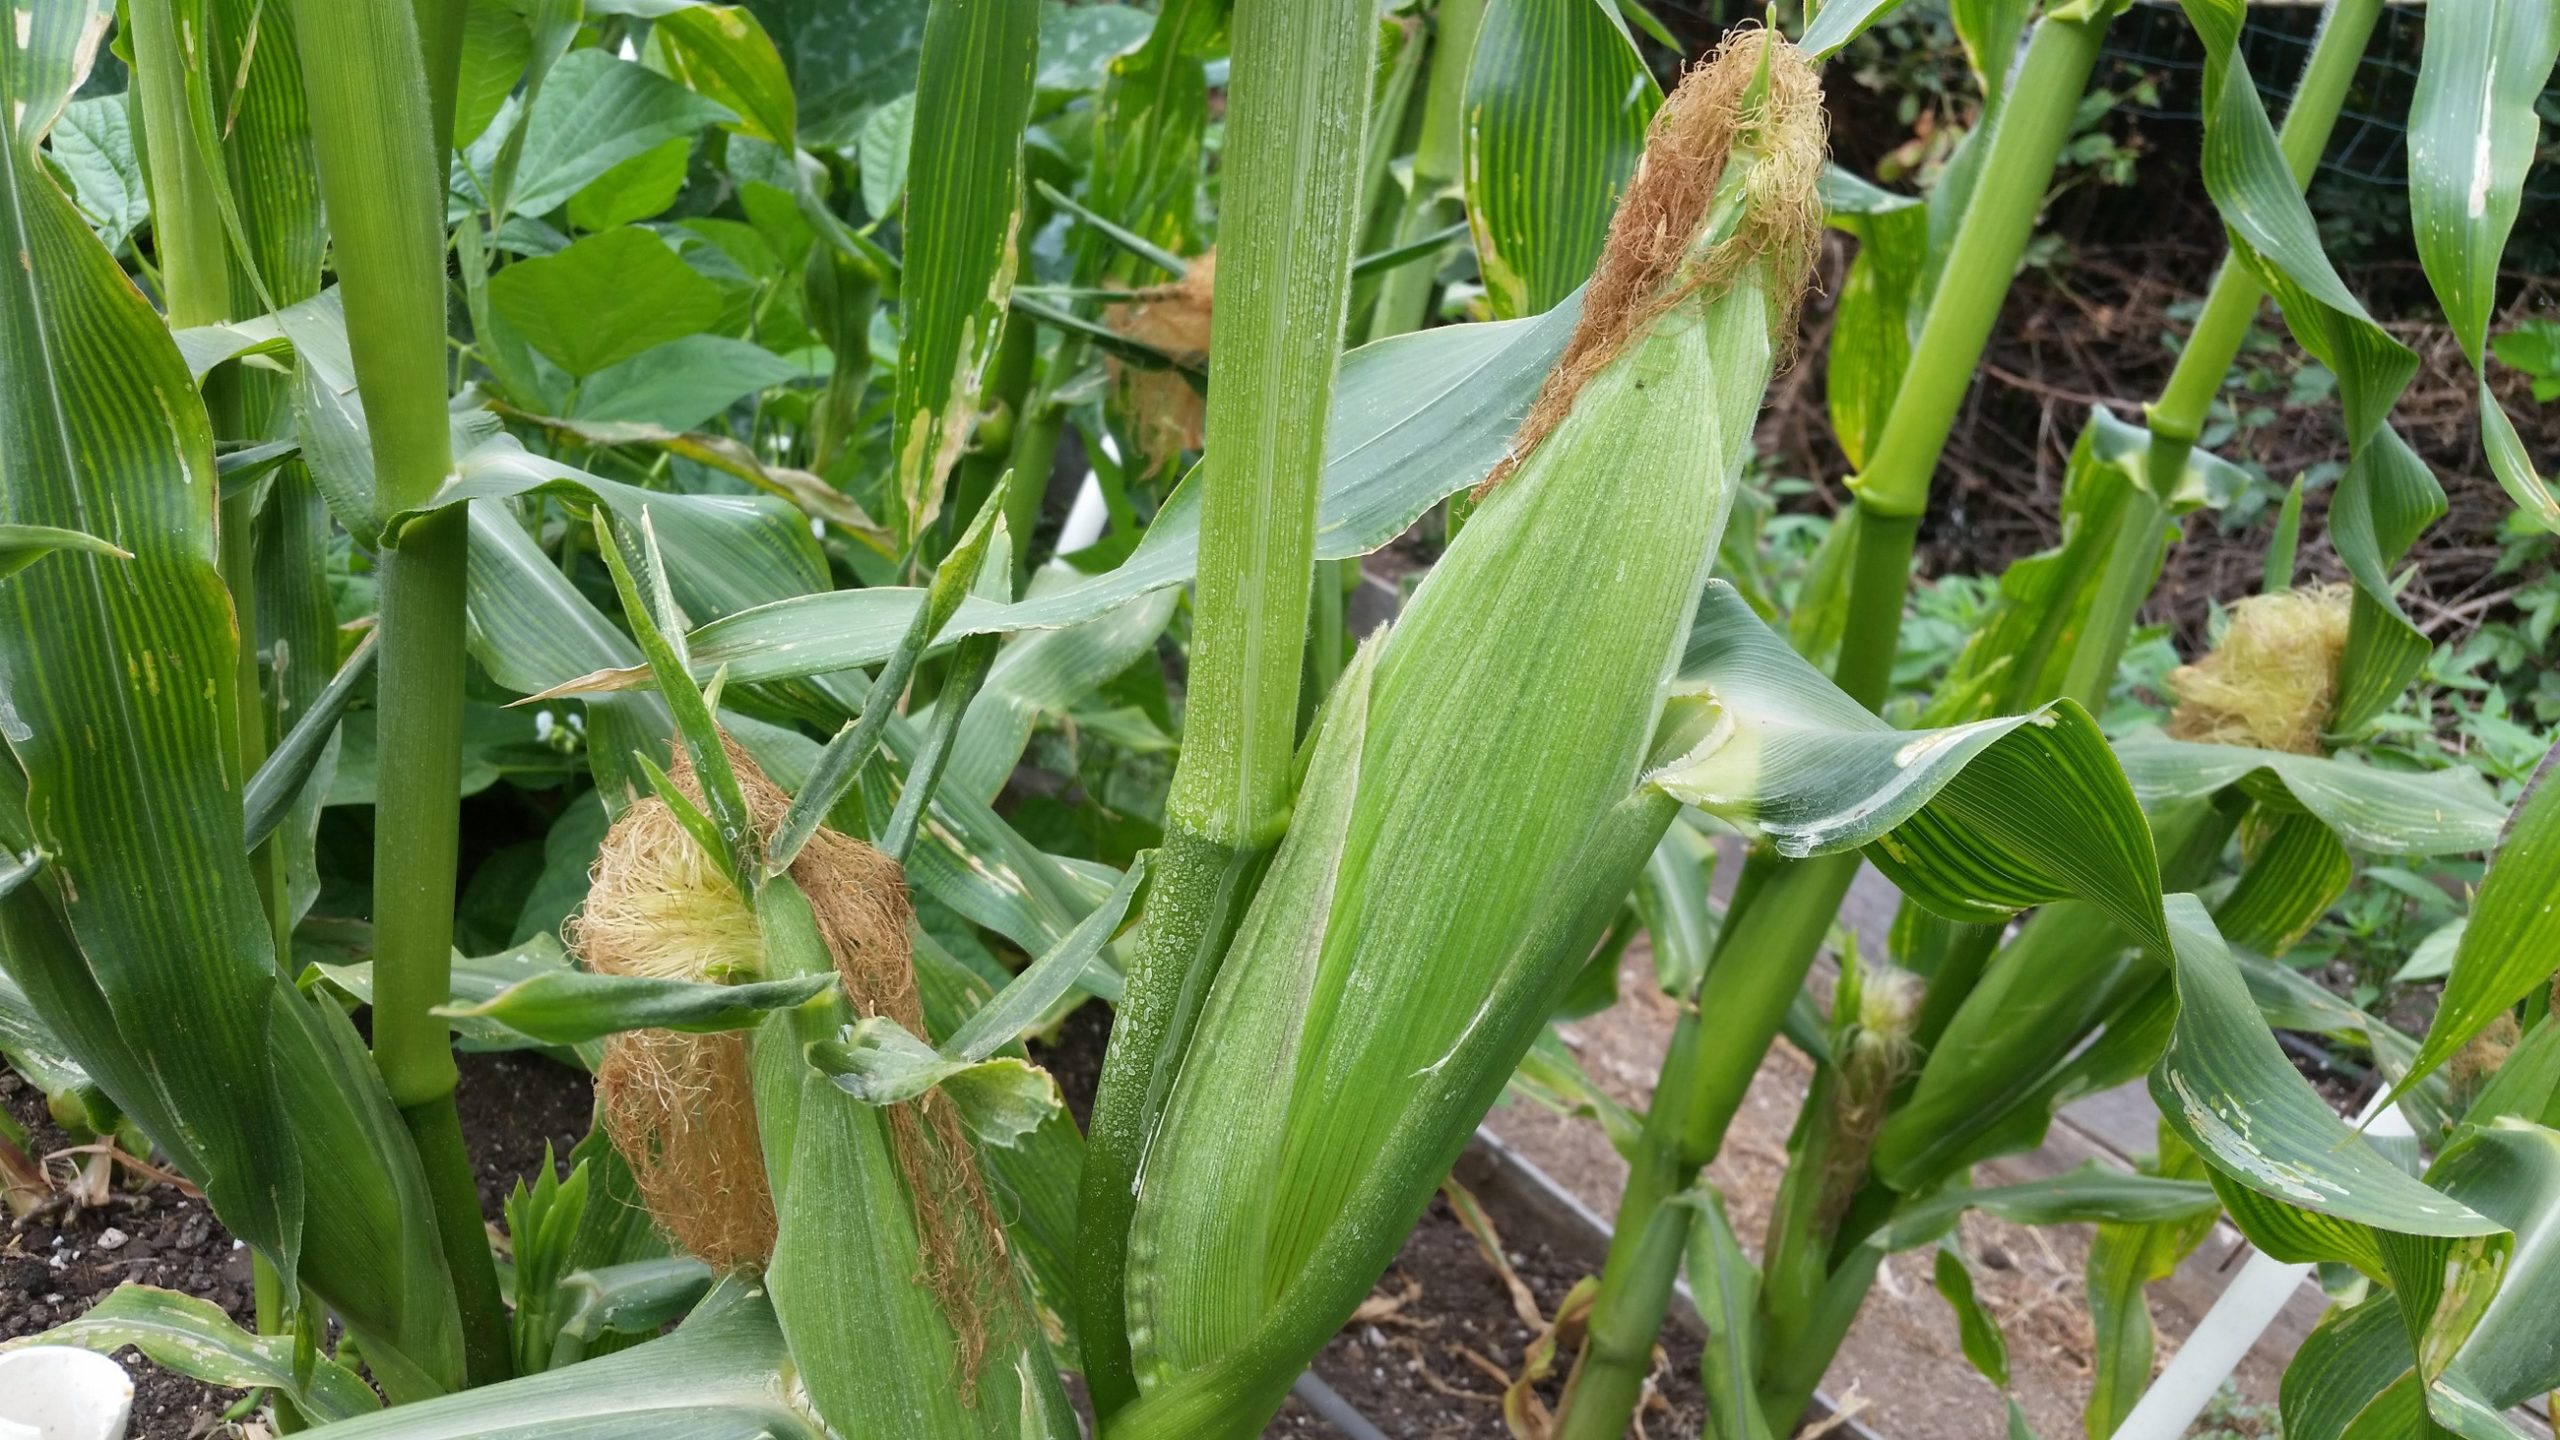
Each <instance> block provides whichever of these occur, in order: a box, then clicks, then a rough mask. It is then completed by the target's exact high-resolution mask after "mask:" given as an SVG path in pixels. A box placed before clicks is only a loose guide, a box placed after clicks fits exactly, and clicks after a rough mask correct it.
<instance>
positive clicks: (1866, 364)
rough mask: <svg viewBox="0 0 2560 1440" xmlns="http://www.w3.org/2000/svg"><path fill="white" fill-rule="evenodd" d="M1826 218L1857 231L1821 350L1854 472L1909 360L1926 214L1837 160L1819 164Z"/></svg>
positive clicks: (1880, 429)
mask: <svg viewBox="0 0 2560 1440" xmlns="http://www.w3.org/2000/svg"><path fill="white" fill-rule="evenodd" d="M1822 178H1823V197H1822V198H1823V204H1824V206H1825V208H1826V209H1827V210H1828V211H1829V213H1830V224H1831V226H1832V227H1833V228H1834V229H1837V230H1843V231H1846V232H1848V233H1849V234H1851V235H1854V236H1856V237H1857V240H1858V253H1857V255H1856V257H1855V258H1853V259H1852V260H1851V261H1850V262H1849V272H1848V274H1847V276H1846V277H1844V278H1843V279H1842V281H1841V283H1840V296H1839V298H1838V299H1837V300H1835V301H1834V302H1833V306H1832V321H1831V343H1830V345H1829V346H1828V347H1827V348H1826V349H1825V351H1824V362H1825V363H1824V370H1823V386H1824V396H1825V399H1826V402H1827V403H1828V405H1829V407H1830V411H1831V426H1832V430H1833V431H1834V433H1836V434H1837V435H1838V436H1839V439H1840V452H1841V454H1842V455H1844V456H1846V457H1847V458H1848V461H1849V465H1850V469H1851V470H1852V471H1853V472H1854V471H1857V470H1862V469H1864V468H1865V467H1866V464H1867V460H1868V456H1869V453H1870V451H1871V449H1872V447H1873V446H1874V444H1875V441H1876V438H1877V437H1878V436H1880V435H1882V434H1883V433H1884V419H1885V415H1886V414H1887V413H1888V412H1890V411H1891V410H1892V409H1893V397H1894V394H1895V393H1896V392H1897V391H1899V390H1900V389H1901V388H1902V372H1903V369H1904V368H1905V367H1906V366H1908V365H1909V364H1910V363H1911V339H1912V329H1913V327H1914V326H1915V324H1916V323H1917V321H1916V318H1915V315H1914V311H1915V309H1916V307H1915V305H1914V303H1913V302H1914V301H1915V299H1916V298H1917V297H1918V294H1919V285H1920V280H1921V272H1922V270H1923V269H1924V268H1925V266H1926V265H1927V262H1928V258H1929V257H1928V250H1929V215H1928V211H1927V210H1926V209H1925V208H1924V207H1923V206H1922V205H1921V203H1920V202H1919V201H1917V200H1912V199H1909V198H1907V197H1904V196H1901V195H1895V194H1892V193H1890V192H1888V191H1885V190H1882V189H1879V188H1877V187H1876V186H1873V185H1870V184H1868V183H1867V182H1866V181H1864V180H1862V179H1859V178H1858V177H1856V176H1854V175H1851V174H1849V173H1847V172H1846V171H1843V170H1840V169H1838V168H1837V167H1833V168H1831V169H1827V170H1825V171H1824V172H1823V177H1822Z"/></svg>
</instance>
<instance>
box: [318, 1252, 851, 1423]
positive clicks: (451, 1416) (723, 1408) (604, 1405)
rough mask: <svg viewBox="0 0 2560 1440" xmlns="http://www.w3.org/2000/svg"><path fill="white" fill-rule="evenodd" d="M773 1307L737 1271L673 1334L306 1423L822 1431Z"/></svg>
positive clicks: (756, 1288) (753, 1285) (749, 1281)
mask: <svg viewBox="0 0 2560 1440" xmlns="http://www.w3.org/2000/svg"><path fill="white" fill-rule="evenodd" d="M790 1373H791V1357H790V1355H789V1353H788V1352H787V1351H786V1350H785V1349H784V1348H783V1342H782V1331H781V1329H780V1327H778V1326H777V1325H775V1324H774V1319H773V1307H772V1305H771V1304H770V1303H769V1302H768V1301H767V1300H766V1298H765V1295H764V1291H763V1290H762V1289H761V1288H760V1287H759V1286H757V1285H756V1284H755V1282H754V1281H753V1280H752V1279H751V1278H749V1277H741V1276H733V1277H731V1278H729V1279H727V1280H725V1281H722V1282H721V1283H720V1284H719V1285H717V1286H715V1287H714V1288H713V1290H712V1293H711V1294H710V1296H709V1297H708V1298H706V1299H705V1300H704V1301H703V1302H702V1304H701V1305H699V1306H698V1307H696V1308H695V1310H694V1312H693V1314H692V1315H690V1316H689V1317H687V1318H686V1320H685V1322H684V1324H683V1326H682V1327H681V1328H679V1329H678V1330H677V1331H676V1332H675V1333H674V1334H673V1335H670V1336H668V1337H666V1338H665V1339H663V1340H652V1341H650V1342H649V1343H647V1344H645V1345H639V1346H635V1347H633V1348H632V1349H629V1350H624V1351H620V1352H618V1353H616V1354H612V1355H607V1356H605V1357H604V1358H602V1359H599V1360H589V1361H587V1362H585V1363H583V1364H579V1365H572V1366H569V1367H568V1368H566V1369H561V1370H551V1371H546V1372H544V1373H543V1374H540V1375H529V1376H526V1377H525V1378H523V1379H520V1380H510V1381H507V1382H506V1383H504V1384H501V1385H487V1386H482V1387H481V1388H479V1389H477V1390H470V1391H465V1392H464V1393H462V1394H459V1395H450V1396H447V1397H445V1398H443V1399H441V1400H430V1401H426V1402H424V1403H422V1404H415V1405H402V1406H399V1407H397V1408H395V1409H391V1410H386V1411H384V1412H382V1413H381V1414H379V1415H373V1416H368V1417H366V1418H364V1419H361V1420H354V1421H347V1422H343V1423H340V1424H337V1425H332V1426H327V1427H325V1428H322V1429H318V1430H312V1431H308V1432H305V1433H307V1434H311V1435H315V1436H322V1437H326V1440H823V1437H824V1434H825V1432H824V1431H822V1430H820V1429H819V1428H818V1427H817V1426H816V1425H814V1424H813V1423H811V1422H810V1421H809V1420H808V1419H807V1418H806V1417H805V1416H804V1415H803V1414H802V1413H801V1412H800V1411H799V1409H798V1408H796V1407H795V1406H794V1405H792V1404H791V1402H790V1401H789V1399H788V1398H787V1395H788V1386H789V1383H790V1382H789V1380H788V1379H787V1378H786V1377H788V1376H789V1374H790Z"/></svg>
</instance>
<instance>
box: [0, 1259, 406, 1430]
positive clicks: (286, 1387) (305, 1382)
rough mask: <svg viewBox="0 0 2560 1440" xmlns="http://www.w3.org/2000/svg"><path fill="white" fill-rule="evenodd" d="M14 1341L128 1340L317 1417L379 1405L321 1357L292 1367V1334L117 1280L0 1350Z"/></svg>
mask: <svg viewBox="0 0 2560 1440" xmlns="http://www.w3.org/2000/svg"><path fill="white" fill-rule="evenodd" d="M22 1345H77V1346H79V1347H80V1348H82V1349H84V1350H95V1351H97V1352H98V1353H99V1354H101V1355H112V1354H114V1353H115V1352H116V1351H118V1350H121V1349H123V1348H124V1347H125V1346H127V1345H130V1346H132V1347H133V1348H135V1349H136V1350H139V1351H141V1352H142V1353H143V1354H144V1355H146V1356H148V1357H149V1358H150V1359H151V1361H152V1362H153V1363H154V1364H157V1365H160V1366H162V1367H164V1368H167V1369H170V1370H174V1371H176V1372H177V1373H179V1374H181V1375H184V1376H186V1377H188V1378H189V1379H191V1380H201V1381H203V1382H205V1383H206V1384H208V1385H219V1386H222V1387H224V1388H226V1389H249V1388H252V1387H263V1388H268V1389H273V1390H277V1391H281V1392H282V1393H283V1394H285V1395H287V1396H290V1397H291V1398H292V1400H293V1403H294V1405H295V1406H296V1407H297V1408H298V1409H300V1410H301V1411H302V1413H303V1414H305V1415H308V1416H310V1417H311V1418H313V1419H315V1420H319V1421H323V1422H326V1421H331V1420H347V1419H352V1418H354V1417H356V1416H359V1415H369V1414H372V1413H373V1412H374V1411H376V1410H379V1409H381V1408H382V1401H381V1399H380V1398H379V1397H377V1396H376V1395H375V1394H374V1393H373V1390H372V1389H371V1387H369V1386H367V1385H366V1384H365V1383H364V1380H363V1379H362V1377H360V1376H358V1375H357V1374H356V1373H355V1372H354V1371H352V1370H350V1369H348V1368H347V1367H345V1366H344V1365H341V1364H339V1363H338V1362H337V1361H335V1360H332V1359H330V1358H329V1357H328V1356H327V1355H320V1356H317V1357H309V1358H308V1360H307V1363H308V1364H309V1366H310V1369H309V1370H308V1371H307V1372H305V1371H303V1370H300V1369H298V1368H297V1363H296V1360H295V1358H294V1353H293V1349H294V1346H293V1337H292V1336H290V1335H252V1334H250V1333H249V1332H248V1331H246V1330H243V1329H241V1328H240V1327H239V1325H237V1324H236V1323H234V1322H233V1321H232V1319H231V1317H230V1316H229V1315H226V1314H224V1313H223V1312H222V1308H221V1307H220V1306H218V1305H215V1304H214V1303H213V1302H211V1301H209V1300H199V1299H197V1298H195V1297H194V1296H192V1295H181V1294H179V1293H178V1292H176V1291H174V1290H161V1289H156V1288H154V1287H152V1286H149V1285H119V1286H117V1287H116V1288H115V1289H114V1290H113V1291H110V1292H109V1293H108V1295H107V1297H106V1298H105V1299H103V1300H100V1301H99V1302H98V1303H97V1304H95V1305H92V1306H90V1307H89V1309H88V1310H87V1311H86V1312H85V1313H84V1314H82V1315H81V1316H80V1318H79V1319H77V1320H73V1321H70V1322H68V1323H66V1324H61V1325H57V1326H55V1327H53V1328H52V1329H50V1330H47V1331H45V1332H44V1333H43V1334H41V1335H30V1336H27V1337H25V1338H24V1339H20V1340H13V1341H10V1342H8V1343H7V1344H5V1345H0V1354H5V1353H7V1352H8V1351H9V1350H11V1349H14V1348H17V1347H18V1346H22ZM306 1375H307V1378H306Z"/></svg>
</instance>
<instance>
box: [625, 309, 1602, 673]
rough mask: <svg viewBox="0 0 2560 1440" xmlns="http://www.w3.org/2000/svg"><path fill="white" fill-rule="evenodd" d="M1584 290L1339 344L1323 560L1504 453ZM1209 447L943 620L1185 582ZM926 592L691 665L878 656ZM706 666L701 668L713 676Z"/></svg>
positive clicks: (817, 615)
mask: <svg viewBox="0 0 2560 1440" xmlns="http://www.w3.org/2000/svg"><path fill="white" fill-rule="evenodd" d="M1580 315H1581V304H1580V301H1579V300H1578V299H1577V300H1575V301H1572V302H1570V303H1568V304H1564V305H1559V306H1557V307H1556V308H1555V309H1553V310H1550V311H1548V312H1547V313H1546V314H1544V315H1541V316H1538V317H1537V318H1536V319H1533V320H1511V321H1497V322H1493V323H1490V324H1484V325H1452V326H1446V327H1443V328H1440V329H1437V330H1426V331H1422V332H1419V333H1416V334H1412V335H1401V336H1397V337H1395V338H1393V339H1389V340H1382V341H1379V342H1377V343H1375V344H1371V345H1365V346H1362V347H1361V348H1360V349H1358V350H1354V351H1352V352H1351V353H1350V354H1348V355H1346V356H1344V357H1343V360H1342V372H1341V376H1340V378H1339V380H1338V382H1337V384H1336V386H1335V404H1334V415H1333V420H1332V423H1331V425H1330V426H1329V427H1328V439H1327V443H1326V452H1325V453H1326V462H1325V475H1324V493H1323V494H1322V496H1321V497H1319V500H1318V503H1317V513H1316V548H1315V558H1316V559H1318V560H1346V559H1350V558H1352V557H1354V556H1358V555H1365V554H1367V553H1368V552H1370V551H1372V550H1375V549H1377V548H1378V547H1380V546H1382V545H1385V544H1386V543H1387V542H1388V541H1390V540H1393V539H1394V538H1395V537H1396V536H1398V535H1401V534H1403V533H1404V531H1405V530H1406V529H1407V528H1408V527H1410V526H1411V525H1412V524H1413V522H1414V521H1415V520H1416V519H1418V518H1419V517H1420V516H1421V515H1422V513H1423V512H1424V511H1425V510H1428V509H1429V508H1431V506H1432V505H1433V504H1435V503H1437V502H1438V501H1439V500H1440V499H1441V498H1442V497H1444V496H1447V495H1450V494H1453V493H1455V492H1456V491H1458V490H1460V489H1463V488H1465V487H1466V486H1469V485H1472V484H1474V483H1476V482H1477V481H1479V480H1482V479H1483V478H1484V477H1485V475H1486V473H1487V472H1489V471H1490V470H1492V468H1493V466H1494V464H1495V462H1497V461H1499V460H1500V459H1501V458H1502V455H1503V451H1504V448H1505V446H1506V445H1507V444H1508V442H1509V440H1510V436H1511V432H1512V430H1513V429H1514V428H1516V427H1517V425H1518V424H1519V420H1520V417H1521V416H1523V415H1525V414H1527V413H1528V408H1529V402H1530V400H1531V399H1532V398H1533V397H1534V396H1535V395H1536V393H1537V388H1538V385H1539V383H1540V382H1541V381H1542V380H1543V379H1544V378H1545V376H1546V372H1547V370H1548V369H1549V368H1550V367H1552V366H1553V365H1554V363H1555V359H1556V357H1557V356H1558V355H1559V354H1562V353H1563V350H1564V344H1565V340H1566V339H1567V337H1568V336H1569V335H1570V334H1571V333H1572V330H1573V325H1574V322H1575V321H1576V320H1577V319H1578V318H1579V317H1580ZM1217 463H1218V462H1217V461H1216V460H1215V459H1204V460H1202V461H1201V462H1200V464H1199V465H1197V466H1194V467H1193V469H1192V472H1191V474H1190V475H1189V476H1188V477H1186V478H1185V479H1184V480H1183V482H1182V484H1181V486H1180V487H1179V488H1177V489H1176V490H1175V491H1174V493H1173V494H1172V495H1171V496H1169V497H1167V499H1166V500H1165V504H1164V508H1163V509H1162V510H1160V511H1158V512H1157V514H1156V518H1155V520H1154V522H1153V523H1152V524H1150V525H1149V526H1148V527H1147V533H1146V536H1145V537H1144V538H1143V539H1141V540H1140V541H1139V542H1138V546H1137V548H1136V549H1135V550H1134V551H1132V552H1131V553H1130V556H1129V558H1128V559H1127V560H1124V561H1122V562H1121V563H1120V565H1119V566H1118V567H1117V568H1115V569H1112V570H1110V571H1107V572H1105V573H1103V574H1101V575H1096V576H1092V577H1090V578H1088V579H1086V580H1085V581H1083V582H1082V583H1080V584H1075V585H1069V586H1064V587H1061V588H1058V589H1054V590H1049V591H1045V592H1042V593H1039V594H1035V595H1032V596H1030V597H1028V598H1026V599H1023V600H1018V601H1016V602H1014V603H1013V604H1011V605H1003V606H998V605H991V604H988V603H986V602H984V601H979V600H972V601H970V602H968V603H965V604H963V605H962V606H961V607H960V610H959V613H958V614H956V615H955V616H953V617H952V621H951V624H950V625H949V626H948V627H947V628H946V629H945V631H944V633H945V635H947V636H948V637H950V638H953V639H957V638H959V637H960V636H963V635H979V634H987V633H991V632H995V631H1014V630H1039V629H1051V628H1056V627H1060V626H1066V625H1073V624H1076V623H1078V622H1080V621H1084V620H1089V619H1092V618H1093V617H1094V616H1097V615H1100V614H1102V613H1103V612H1105V611H1107V610H1110V609H1112V608H1114V607H1116V606H1119V605H1122V604H1125V603H1127V602H1129V601H1131V600H1133V599H1136V598H1137V597H1139V596H1141V595H1148V594H1152V593H1154V592H1156V591H1158V590H1163V589H1166V588H1168V587H1171V586H1176V585H1180V584H1183V583H1184V582H1186V581H1188V580H1190V579H1191V578H1192V576H1193V575H1194V574H1195V573H1196V571H1197V570H1198V567H1199V563H1200V493H1201V490H1202V488H1203V487H1204V486H1205V485H1208V484H1213V483H1215V482H1214V480H1213V479H1212V472H1213V471H1214V470H1215V468H1216V466H1217ZM915 604H916V592H915V591H914V590H912V589H905V588H901V587H895V586H875V587H872V588H869V589H863V590H838V591H833V592H830V593H825V594H815V595H809V596H807V597H805V598H802V599H797V600H791V601H786V602H783V603H779V604H774V605H770V606H767V607H765V608H763V609H760V610H757V611H754V612H752V613H749V614H742V615H738V616H736V617H734V618H731V619H727V620H715V621H712V622H710V623H708V624H706V625H704V626H703V627H702V628H701V629H700V630H698V631H696V632H695V633H694V634H693V635H692V636H691V637H689V641H688V643H689V646H690V648H691V650H692V652H693V655H694V658H695V661H696V663H697V664H699V665H702V666H704V667H717V666H722V665H725V666H727V667H728V668H729V675H730V678H731V680H732V681H735V682H738V683H753V682H757V681H764V680H778V679H787V678H794V677H799V676H806V675H815V674H825V673H828V672H832V671H840V670H848V669H852V668H854V667H856V666H863V665H876V664H878V663H880V662H881V661H882V660H884V659H886V658H888V656H889V655H890V654H892V653H893V652H894V651H895V650H896V648H897V644H898V641H899V639H900V637H901V636H903V635H904V634H905V632H906V627H907V624H908V622H909V620H910V619H911V618H912V617H913V615H914V614H915ZM709 674H710V669H709V668H705V669H704V670H703V672H702V675H701V677H699V678H705V679H707V678H709ZM642 683H645V673H644V672H641V671H638V670H622V671H616V672H614V673H612V674H609V675H599V676H597V677H595V678H594V679H593V680H592V681H591V682H589V683H587V684H584V685H581V686H579V687H578V688H579V689H580V690H581V691H594V690H601V689H612V688H618V687H623V686H630V685H637V684H642Z"/></svg>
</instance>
